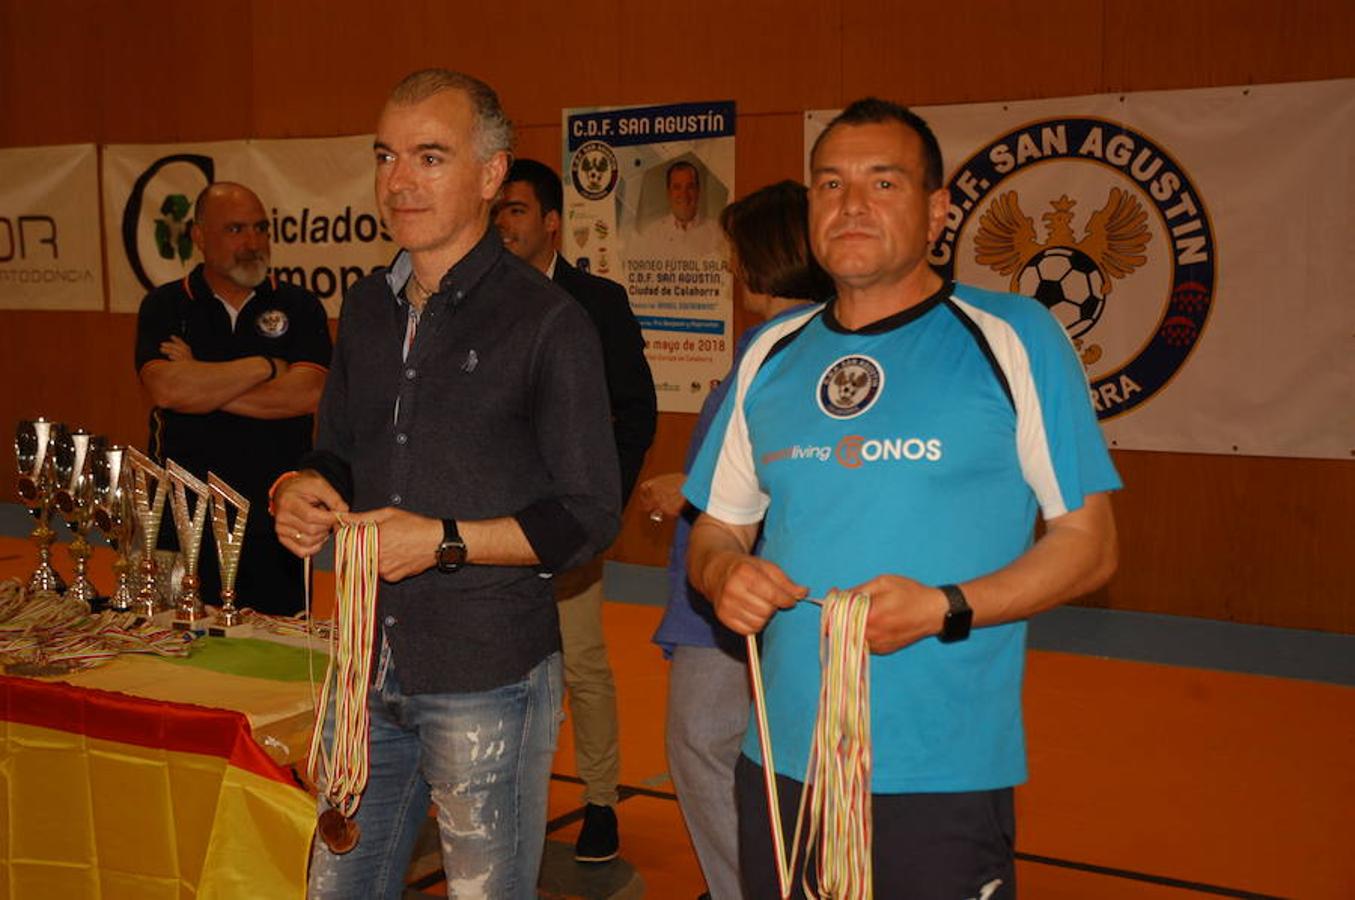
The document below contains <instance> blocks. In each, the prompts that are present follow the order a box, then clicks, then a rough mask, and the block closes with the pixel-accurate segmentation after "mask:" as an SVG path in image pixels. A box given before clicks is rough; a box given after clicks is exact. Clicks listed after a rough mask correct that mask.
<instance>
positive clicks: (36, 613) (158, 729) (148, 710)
mask: <svg viewBox="0 0 1355 900" xmlns="http://www.w3.org/2000/svg"><path fill="white" fill-rule="evenodd" d="M14 445H15V452H16V462H17V470H18V485H17V486H18V493H19V496H20V498H21V499H22V501H23V503H24V504H25V506H27V508H28V509H29V511H30V512H31V513H32V516H33V518H34V520H35V522H36V524H35V527H34V529H33V531H32V534H31V535H30V541H31V546H32V547H34V548H35V550H36V553H35V554H23V557H25V558H27V560H28V561H29V562H32V561H33V557H34V555H35V556H36V565H35V567H34V568H33V570H32V571H31V572H29V573H27V575H26V577H23V578H10V579H9V580H5V581H0V666H3V672H4V674H0V735H3V739H0V810H4V809H8V810H9V814H10V818H9V821H8V822H7V823H3V824H5V825H6V826H7V827H0V832H3V831H5V830H8V831H9V833H10V835H11V836H10V838H9V840H8V841H4V840H0V882H4V881H5V880H6V879H7V881H8V883H7V884H3V883H0V894H3V893H5V889H6V888H8V895H9V896H16V897H18V896H54V897H55V896H62V897H65V896H70V897H79V896H91V897H93V896H98V897H102V898H110V897H122V896H126V897H138V898H141V897H160V896H164V897H167V898H168V897H176V898H177V897H179V896H182V888H183V886H184V885H192V886H193V890H192V892H193V893H196V892H199V891H202V892H204V893H206V894H209V895H211V896H222V897H230V896H240V897H259V896H269V897H272V896H301V895H302V894H303V893H304V877H305V859H306V854H307V848H308V846H309V843H310V837H311V832H312V829H313V827H314V817H315V804H314V800H313V799H312V798H311V796H310V795H309V794H307V793H306V792H305V791H304V790H302V789H301V787H299V786H298V785H297V783H296V781H295V778H294V776H293V774H292V772H291V771H290V770H289V769H288V768H286V764H290V763H294V762H296V761H298V760H300V759H301V758H302V757H303V756H304V754H305V750H306V746H307V742H308V739H309V734H310V730H311V726H312V722H313V716H314V710H313V692H312V686H311V685H312V679H318V678H319V677H320V675H322V674H323V671H324V666H325V663H326V661H327V660H326V657H325V656H324V651H325V648H326V644H325V641H324V640H323V639H319V638H317V639H316V640H315V642H314V648H313V649H312V648H311V647H310V646H309V642H308V640H307V637H308V635H307V632H308V630H309V629H308V625H307V623H306V622H305V620H303V619H286V620H284V619H280V618H278V617H268V616H260V615H256V614H253V613H252V612H251V611H249V610H248V609H243V608H241V606H242V605H241V604H238V603H237V598H236V595H235V575H236V572H237V570H238V567H239V560H240V549H241V547H242V544H243V540H244V535H245V522H246V519H247V517H248V515H249V512H250V509H249V502H248V500H247V499H246V498H244V497H243V496H241V495H240V494H239V493H238V492H237V491H235V490H233V489H232V488H231V487H230V486H229V485H228V484H226V483H225V482H224V481H222V480H221V479H219V478H217V477H216V476H215V475H214V474H208V476H207V479H206V481H203V480H201V479H199V478H197V477H196V476H194V475H193V474H192V473H191V472H189V471H188V470H186V469H184V468H183V467H181V466H179V465H178V464H176V463H174V462H173V461H172V460H167V461H166V463H165V465H164V466H161V465H159V464H157V463H156V462H155V461H153V460H151V459H150V458H148V457H147V456H146V455H145V454H143V453H141V452H140V451H138V450H137V449H136V448H133V447H126V446H121V445H117V444H113V443H110V442H109V441H107V440H106V439H105V438H103V437H100V436H96V435H92V434H90V433H88V432H87V431H84V430H83V429H68V428H66V427H65V426H63V425H61V424H60V423H56V422H51V421H48V420H46V419H41V418H39V419H36V420H25V421H22V422H20V423H19V424H18V426H17V427H16V430H15V442H14ZM167 510H168V512H169V514H170V515H172V517H173V524H174V530H175V532H176V533H177V536H178V539H179V550H178V552H177V554H175V553H167V552H165V551H160V550H157V548H156V544H157V538H158V536H159V534H160V526H161V522H162V519H163V516H164V514H165V512H166V511H167ZM57 517H60V518H61V519H63V520H64V521H65V523H66V525H67V527H68V528H69V530H70V531H71V533H72V535H73V540H72V541H71V542H70V543H69V544H68V545H66V549H67V552H68V553H69V562H70V565H69V567H68V570H69V571H70V572H71V576H70V580H69V584H67V583H66V580H65V579H63V577H62V575H61V574H60V572H59V571H58V567H57V565H54V555H55V554H56V553H57V552H59V550H58V548H55V547H54V544H55V542H56V537H57V533H56V530H55V527H54V526H55V525H56V519H57ZM209 521H210V523H211V527H212V531H213V537H214V538H215V544H216V548H217V560H215V562H216V563H217V564H218V565H219V566H220V570H221V585H222V590H221V606H220V607H219V608H217V609H213V608H211V607H206V606H204V605H203V602H202V598H201V597H200V595H199V593H198V584H199V581H198V572H199V564H200V563H201V562H202V560H200V559H199V556H200V549H201V544H202V537H203V533H204V531H205V529H206V527H207V523H208V522H209ZM96 529H97V531H98V532H100V533H102V534H103V535H104V536H105V537H106V538H107V540H108V542H109V544H110V545H111V547H112V550H113V560H112V564H111V569H110V570H108V571H109V574H111V581H112V590H111V591H110V592H109V593H108V595H107V596H106V597H103V596H100V593H99V591H98V589H97V588H96V587H95V580H96V579H97V577H98V574H99V573H98V569H100V568H101V566H94V567H93V568H94V569H95V574H94V575H93V576H92V575H91V569H92V567H91V559H92V558H94V557H95V549H94V547H93V546H92V545H91V541H90V537H91V532H93V531H94V530H96ZM2 540H4V541H5V542H6V547H7V548H8V547H9V546H12V545H14V544H16V543H18V542H17V541H15V540H14V539H2ZM99 552H100V554H101V556H100V562H101V563H103V562H106V559H107V551H105V550H100V551H99ZM8 568H9V569H10V570H11V571H8V572H6V571H0V575H5V574H14V573H13V571H12V570H13V566H10V567H8ZM316 672H318V673H320V674H313V673H316Z"/></svg>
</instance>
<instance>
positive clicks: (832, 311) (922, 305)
mask: <svg viewBox="0 0 1355 900" xmlns="http://www.w3.org/2000/svg"><path fill="white" fill-rule="evenodd" d="M954 290H955V282H954V281H943V282H941V287H939V288H937V289H936V291H935V292H934V293H933V294H932V295H931V296H929V297H927V298H926V299H924V300H922V301H921V302H919V303H915V304H913V305H912V306H910V307H908V308H907V309H903V310H899V311H898V312H896V313H894V314H892V315H888V316H885V317H884V318H883V319H878V320H876V321H874V322H871V323H870V324H868V325H862V326H861V327H860V328H858V329H856V330H855V331H853V330H852V329H850V328H847V327H845V326H844V325H843V324H842V323H841V322H839V321H838V318H837V302H838V301H837V298H836V297H834V298H833V299H832V300H829V301H828V303H827V305H826V307H825V309H824V312H823V323H824V324H825V325H827V326H828V329H829V330H830V331H836V332H838V333H840V334H883V333H884V332H886V331H893V330H894V329H895V328H900V327H902V326H904V325H907V324H908V323H909V322H912V321H914V320H916V319H919V318H921V317H922V316H925V315H926V314H927V313H929V312H931V311H932V310H933V309H935V308H936V307H937V306H939V305H941V303H943V302H944V301H945V300H946V298H948V297H949V296H950V295H951V294H952V293H953V292H954Z"/></svg>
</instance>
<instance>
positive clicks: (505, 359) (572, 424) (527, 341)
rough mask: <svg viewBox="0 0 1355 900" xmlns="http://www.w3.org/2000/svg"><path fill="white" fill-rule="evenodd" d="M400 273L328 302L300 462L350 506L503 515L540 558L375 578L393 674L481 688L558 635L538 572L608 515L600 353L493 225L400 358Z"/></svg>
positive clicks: (570, 555) (610, 522)
mask: <svg viewBox="0 0 1355 900" xmlns="http://www.w3.org/2000/svg"><path fill="white" fill-rule="evenodd" d="M410 270H411V267H410V262H409V259H408V257H407V256H405V255H404V254H402V255H400V256H398V257H397V258H396V260H395V262H394V264H393V265H392V267H391V269H390V270H389V271H386V272H378V273H374V274H372V275H370V276H368V277H366V278H364V279H362V280H361V281H359V282H357V283H356V284H355V285H353V287H352V288H351V289H350V290H349V291H348V294H347V295H346V297H345V298H344V305H343V311H342V314H341V317H340V320H339V335H338V341H337V342H336V344H335V349H334V361H333V365H332V366H331V369H330V374H329V379H328V381H327V382H326V384H325V392H324V396H323V398H322V399H321V401H320V409H319V415H318V418H319V430H318V434H317V440H316V448H317V453H316V454H314V455H313V457H312V458H310V459H309V460H307V463H308V464H309V465H310V466H311V467H313V468H316V469H318V470H320V471H321V473H322V474H324V475H325V476H326V477H327V478H328V479H329V480H330V481H331V483H333V484H334V486H335V487H336V488H337V489H338V490H339V491H340V492H341V493H343V494H344V495H345V497H346V498H347V499H349V502H350V504H351V506H352V508H353V509H354V510H370V509H375V508H379V507H383V506H389V505H395V506H399V507H401V508H403V509H407V510H409V511H411V512H415V513H419V514H421V515H425V516H431V517H434V518H439V519H442V518H454V519H461V520H473V519H489V518H495V517H500V516H513V517H515V518H516V519H517V521H518V522H519V524H520V525H521V526H522V530H523V532H524V533H525V534H526V536H527V540H528V541H529V542H530V543H531V545H532V547H533V549H534V550H535V551H536V554H537V557H538V558H539V559H540V560H541V562H542V565H541V566H539V567H537V566H530V567H523V566H480V565H468V566H465V567H463V568H462V569H461V570H460V571H459V572H455V573H450V574H444V573H441V572H439V571H438V570H437V569H436V568H433V569H429V570H428V571H425V572H423V573H422V574H420V575H416V576H414V577H412V578H407V579H405V580H403V581H400V582H398V583H394V584H390V583H385V582H383V583H382V585H381V591H380V601H379V602H380V618H381V621H382V624H383V629H384V632H385V635H386V639H387V641H388V643H389V644H390V647H391V651H392V655H393V661H394V663H395V667H396V671H397V672H398V674H399V680H400V684H401V687H402V688H403V689H404V690H405V691H406V692H407V693H433V692H437V693H443V692H465V691H480V690H486V689H489V688H492V687H497V686H500V685H503V684H508V683H511V682H513V681H516V680H519V679H520V678H521V677H522V676H523V675H524V674H525V673H526V672H527V671H528V670H530V669H531V668H532V667H533V666H535V665H536V664H537V663H538V662H540V661H541V660H542V659H544V658H545V657H546V656H548V655H549V654H550V653H552V652H554V651H555V650H557V649H558V648H559V646H560V637H559V626H558V620H557V617H556V611H555V600H554V596H553V592H552V590H551V584H550V580H549V579H548V578H546V577H544V574H545V573H547V572H555V571H563V570H564V569H566V568H569V567H570V566H574V565H578V564H580V563H582V562H584V561H586V560H588V559H590V558H591V557H593V556H594V555H596V554H597V553H599V552H601V551H602V550H603V549H605V548H606V547H607V546H608V545H609V544H610V543H611V541H612V539H613V538H614V537H615V536H616V532H617V530H618V528H619V525H620V485H619V477H618V467H617V460H616V447H615V444H614V442H613V436H612V427H611V422H610V409H609V405H608V400H607V387H606V383H605V381H604V379H603V366H602V354H601V350H600V347H599V344H598V337H597V332H596V330H595V329H594V327H593V325H592V322H590V321H589V319H588V316H587V314H586V313H585V312H584V311H583V309H582V308H581V307H580V306H579V305H578V304H577V303H575V302H574V301H573V300H571V299H570V297H569V295H567V294H566V293H565V292H564V291H562V290H560V289H559V288H558V287H556V286H554V285H552V284H551V283H550V282H549V281H548V280H546V278H545V277H544V276H543V275H542V274H541V273H539V272H537V271H536V270H535V269H533V268H532V267H530V266H529V265H527V264H526V263H524V262H522V261H521V260H519V259H517V258H516V257H514V256H513V255H512V254H510V253H508V252H507V251H506V250H504V248H503V244H502V242H501V241H500V239H499V237H498V235H497V234H495V233H494V232H493V230H492V229H491V230H488V231H487V232H486V233H485V235H484V236H483V237H482V238H481V240H480V241H479V243H477V244H476V245H475V247H474V248H473V249H472V250H471V251H470V252H469V253H468V254H467V255H466V256H465V257H463V258H462V259H461V261H459V262H458V263H457V264H456V265H454V266H453V267H452V268H451V269H450V270H449V271H448V272H447V274H446V275H445V276H444V277H443V279H442V281H441V283H440V285H439V287H438V290H437V292H436V293H435V294H434V295H433V296H432V297H431V298H429V300H428V302H427V304H426V306H425V308H424V311H423V314H422V316H421V318H420V321H419V327H418V330H417V333H416V335H415V339H414V344H413V346H412V347H411V348H410V351H409V355H408V358H407V359H404V360H402V359H401V351H402V347H403V342H404V335H405V329H406V323H407V315H408V307H407V305H406V302H405V301H404V299H403V297H402V295H401V293H400V291H401V290H402V288H403V286H404V283H405V281H406V279H407V278H408V277H409V273H410ZM397 401H398V405H397ZM397 410H398V417H397ZM430 552H431V549H430Z"/></svg>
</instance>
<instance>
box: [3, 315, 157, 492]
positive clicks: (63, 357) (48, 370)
mask: <svg viewBox="0 0 1355 900" xmlns="http://www.w3.org/2000/svg"><path fill="white" fill-rule="evenodd" d="M0 335H3V340H0V348H3V350H0V352H2V353H3V357H4V358H3V362H0V365H3V369H2V370H0V371H3V378H4V390H0V448H3V449H0V461H3V462H0V473H3V476H2V477H0V500H3V501H13V500H15V499H16V494H15V492H14V479H13V478H12V477H10V473H12V472H13V471H14V468H13V459H14V457H13V453H14V449H13V443H12V441H13V435H14V425H15V423H16V422H17V421H18V420H19V419H31V418H33V417H35V416H38V415H42V416H46V417H47V418H49V419H53V420H55V421H60V422H65V423H67V424H69V425H80V426H83V427H84V428H86V429H88V430H89V431H92V432H95V433H96V434H105V435H108V436H109V437H110V438H113V439H114V440H117V441H121V442H123V443H126V442H131V443H134V444H136V445H137V446H139V447H142V448H144V447H145V446H146V433H147V432H146V420H147V414H148V413H149V412H150V407H149V406H148V405H146V403H145V401H144V399H143V398H142V397H141V392H140V384H139V382H138V381H137V379H136V373H135V370H134V369H133V356H132V344H133V340H134V339H135V337H136V316H133V315H127V314H108V313H61V312H25V311H16V310H3V311H0Z"/></svg>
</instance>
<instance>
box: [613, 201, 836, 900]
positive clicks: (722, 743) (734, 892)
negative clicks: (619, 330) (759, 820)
mask: <svg viewBox="0 0 1355 900" xmlns="http://www.w3.org/2000/svg"><path fill="white" fill-rule="evenodd" d="M808 216H809V201H808V193H807V191H806V190H805V187H804V185H801V184H797V183H795V182H793V181H782V182H778V183H777V184H773V185H768V186H767V187H764V188H762V189H760V190H757V191H755V192H753V193H752V194H749V195H748V196H747V197H744V198H743V199H742V200H739V201H737V202H735V203H732V204H730V205H729V206H727V207H725V210H724V212H723V213H721V215H720V226H721V227H722V228H723V229H724V232H725V235H726V237H728V239H729V244H730V247H731V248H732V249H733V253H734V271H735V273H736V275H737V276H738V278H739V280H740V281H741V282H742V283H743V305H744V309H746V310H747V311H748V312H750V313H752V314H753V315H756V316H758V317H760V318H762V319H764V320H771V319H774V318H776V317H777V316H779V315H781V314H782V313H784V312H786V311H787V310H790V309H794V308H796V307H800V306H803V305H804V304H806V303H811V302H816V301H822V300H826V299H827V298H828V297H829V296H830V295H831V294H832V290H833V284H832V281H831V280H830V279H829V278H828V275H827V274H826V273H825V272H824V271H823V270H822V269H820V268H819V265H818V263H816V262H815V261H814V257H813V256H812V255H811V254H810V251H809V234H808ZM756 331H757V329H755V328H753V329H749V330H748V331H747V332H745V334H744V335H743V337H742V338H741V339H740V340H739V343H738V345H737V346H736V347H735V351H734V369H737V368H738V361H739V357H740V356H741V355H742V353H743V348H744V347H745V346H747V343H748V341H749V340H750V339H751V338H752V336H753V334H754V333H755V332H756ZM731 371H732V370H731ZM729 384H730V380H729V378H728V377H726V378H725V379H724V380H723V381H721V382H720V385H719V387H717V388H716V389H715V390H713V391H711V393H710V396H708V397H707V398H706V402H705V405H704V406H702V407H701V415H700V416H699V417H698V419H697V422H696V429H695V430H694V431H693V432H692V440H691V445H690V446H689V447H688V449H687V460H686V463H685V466H686V467H690V466H691V463H692V458H693V457H694V456H695V455H696V450H697V448H699V447H700V446H701V441H702V439H703V438H704V437H705V435H706V431H707V429H708V428H709V427H710V423H711V421H712V420H713V419H714V418H715V413H716V411H717V410H718V409H719V407H720V404H721V402H722V401H723V399H724V396H725V393H726V390H727V388H728V385H729ZM684 479H685V475H684V474H683V473H681V472H673V473H669V474H666V475H656V476H654V477H653V478H650V479H648V480H646V481H645V482H643V483H641V485H640V487H639V489H638V490H637V491H636V496H637V497H638V498H639V500H638V502H639V503H640V504H641V505H642V508H644V509H646V510H647V511H648V512H649V514H650V518H651V519H653V520H654V521H662V519H663V517H664V516H677V517H678V523H677V530H676V531H675V532H674V535H673V547H672V550H671V552H670V553H669V557H668V584H669V593H668V606H667V609H666V610H665V611H664V616H663V621H662V622H660V623H659V628H658V630H657V631H655V633H654V638H653V640H654V643H656V644H658V645H659V646H660V647H662V648H663V651H664V655H665V656H667V657H668V658H669V659H670V660H671V666H670V668H669V673H668V721H667V738H666V749H667V752H668V771H669V774H670V775H671V776H672V778H673V785H674V787H675V788H676V789H677V795H678V805H679V806H680V807H681V808H682V816H683V819H684V820H685V821H686V823H687V830H688V832H689V833H690V834H691V838H692V845H693V846H694V847H695V849H696V855H697V858H698V860H700V863H701V871H702V873H703V874H704V875H705V877H706V885H707V887H708V889H709V890H708V894H707V896H709V897H713V898H715V900H737V898H741V897H743V890H742V887H741V885H740V881H739V867H738V860H739V855H738V814H737V812H736V810H735V805H734V763H735V762H736V761H737V760H738V758H739V748H740V745H741V744H742V742H743V735H744V731H745V730H746V728H747V724H748V705H749V703H750V698H749V693H748V675H747V672H746V669H745V665H746V661H745V658H744V653H743V647H744V642H743V638H741V637H739V636H737V635H735V634H734V633H733V632H731V631H729V630H728V629H726V628H725V627H724V626H723V625H721V624H720V623H719V622H718V621H717V620H716V618H715V610H714V609H713V608H712V607H711V604H710V601H708V600H707V599H706V598H705V597H703V596H701V595H700V594H699V593H697V591H696V589H695V588H694V587H692V586H691V585H690V584H688V582H687V575H686V562H687V540H688V536H689V534H690V532H691V527H692V522H693V521H694V520H695V518H696V514H697V512H698V511H697V510H695V509H693V508H692V507H691V506H689V505H687V504H686V502H685V501H684V499H683V497H682V484H683V481H684Z"/></svg>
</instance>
